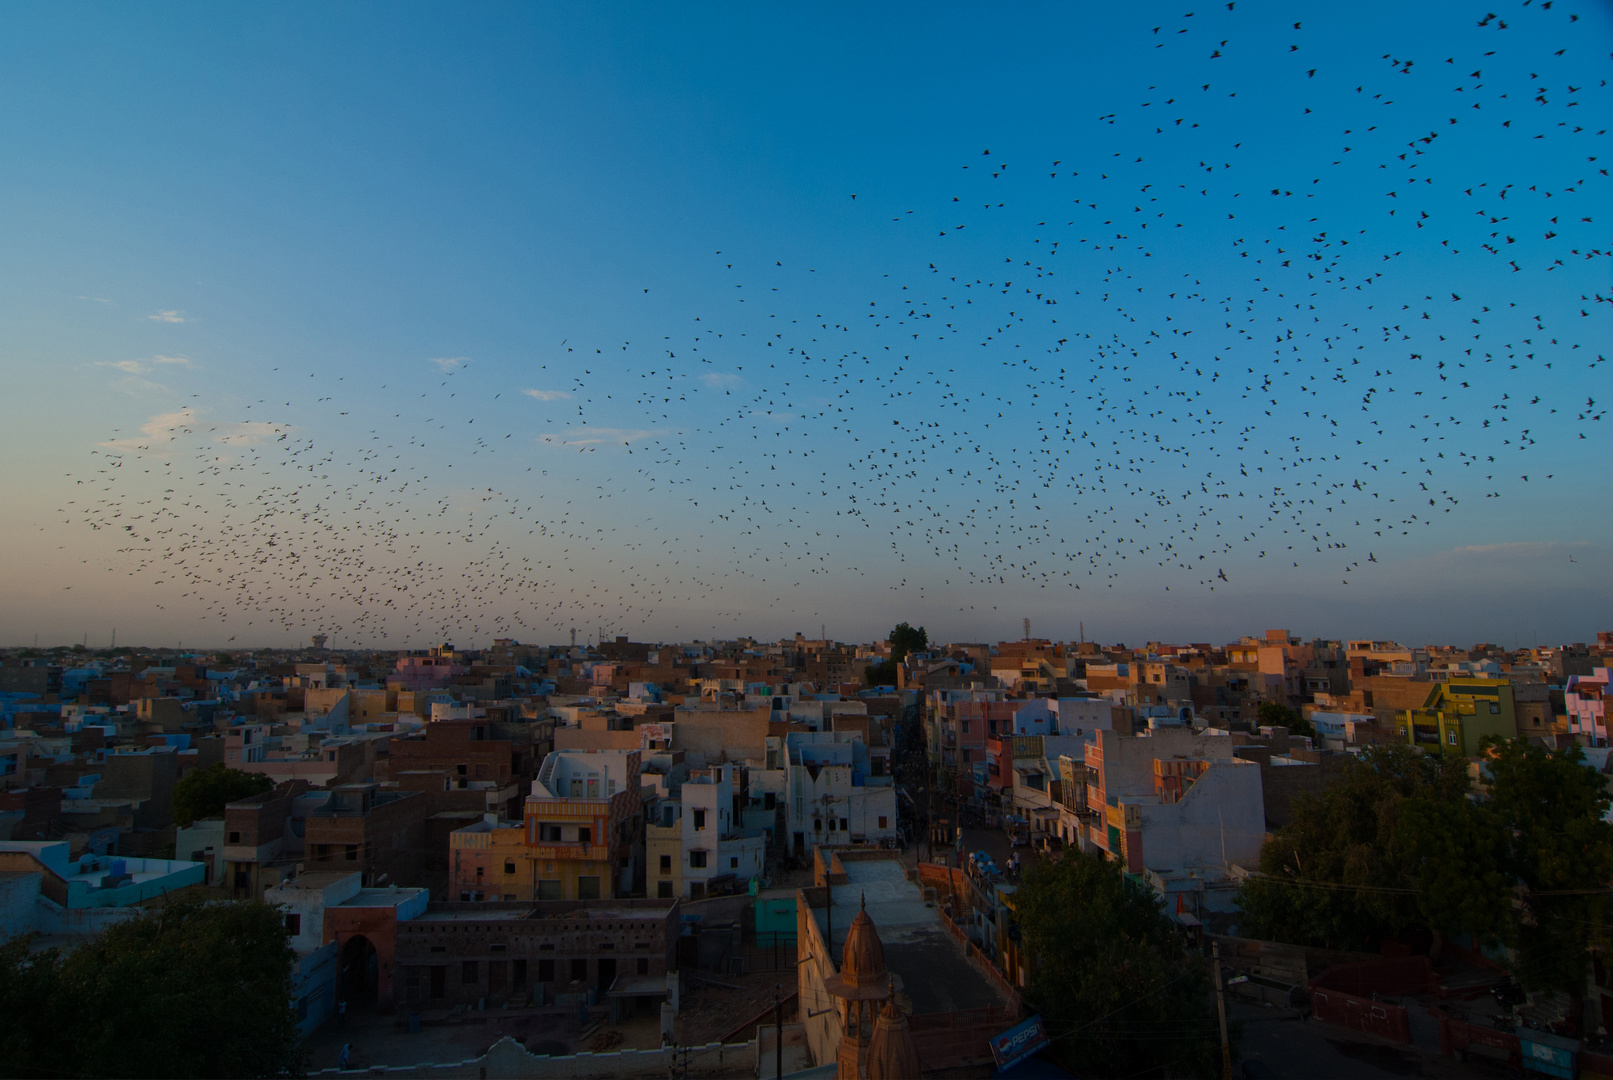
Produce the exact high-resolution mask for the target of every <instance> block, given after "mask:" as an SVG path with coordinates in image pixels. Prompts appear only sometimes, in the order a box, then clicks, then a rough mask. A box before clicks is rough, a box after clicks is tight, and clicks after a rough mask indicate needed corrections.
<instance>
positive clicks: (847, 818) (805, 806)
mask: <svg viewBox="0 0 1613 1080" xmlns="http://www.w3.org/2000/svg"><path fill="white" fill-rule="evenodd" d="M784 746H785V754H786V769H787V772H788V785H789V786H788V791H787V800H786V803H785V813H786V817H787V824H786V826H785V832H786V833H787V834H788V839H789V842H790V845H791V848H792V850H794V851H795V852H796V853H797V854H798V855H799V854H805V852H806V851H807V849H808V848H811V847H817V846H818V845H819V844H825V845H828V846H831V847H843V846H846V845H850V844H880V843H885V842H890V843H895V841H896V837H897V831H896V788H895V786H894V784H893V783H892V781H891V778H890V777H889V776H874V775H872V774H871V771H870V762H869V754H868V747H867V746H866V745H865V744H864V743H863V741H862V736H861V733H859V732H846V731H835V732H829V731H806V732H801V731H792V732H790V734H789V735H788V736H786V737H785V743H784Z"/></svg>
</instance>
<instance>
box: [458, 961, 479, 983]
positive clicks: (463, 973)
mask: <svg viewBox="0 0 1613 1080" xmlns="http://www.w3.org/2000/svg"><path fill="white" fill-rule="evenodd" d="M459 981H460V982H462V983H464V984H465V985H466V986H469V985H471V984H472V983H475V982H479V981H480V976H479V974H478V973H477V971H476V961H474V960H466V961H465V962H464V963H462V964H461V965H460V971H459Z"/></svg>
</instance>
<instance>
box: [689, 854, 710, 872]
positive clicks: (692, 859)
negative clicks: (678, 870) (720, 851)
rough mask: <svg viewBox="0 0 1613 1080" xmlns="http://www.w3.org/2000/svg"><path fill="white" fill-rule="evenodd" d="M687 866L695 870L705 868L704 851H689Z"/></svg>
mask: <svg viewBox="0 0 1613 1080" xmlns="http://www.w3.org/2000/svg"><path fill="white" fill-rule="evenodd" d="M689 866H690V867H692V868H693V869H695V870H704V869H705V868H706V853H705V852H704V851H691V852H689Z"/></svg>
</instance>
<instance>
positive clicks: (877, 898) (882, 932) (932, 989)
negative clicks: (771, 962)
mask: <svg viewBox="0 0 1613 1080" xmlns="http://www.w3.org/2000/svg"><path fill="white" fill-rule="evenodd" d="M845 868H846V878H847V880H848V882H849V884H846V885H836V886H835V887H834V890H833V893H834V939H833V945H834V950H835V955H836V956H837V957H838V956H839V955H840V950H841V948H842V947H843V946H844V945H845V941H846V934H847V932H848V931H850V929H851V921H852V919H854V918H856V917H857V912H858V911H859V910H861V909H862V906H863V903H864V899H865V898H866V902H867V908H868V917H869V918H870V919H872V920H874V928H875V929H876V930H877V931H878V932H879V940H880V943H881V944H882V945H883V946H884V949H885V967H886V968H887V969H888V970H890V971H892V972H894V973H895V974H897V975H899V976H900V977H901V978H902V982H903V984H904V989H905V990H906V992H907V995H908V997H909V998H911V999H912V1002H913V1009H914V1011H915V1012H917V1013H920V1014H926V1013H939V1012H948V1011H951V1010H962V1009H980V1008H987V1007H991V1006H998V1007H1000V1006H1001V1005H1002V1004H1003V998H1002V995H1001V994H1000V993H999V992H998V991H997V988H996V987H995V986H994V985H992V983H991V981H990V980H989V979H987V978H986V976H985V975H984V974H983V973H982V972H980V971H979V970H978V969H977V968H976V967H975V966H974V965H973V964H971V963H969V960H968V957H966V956H965V955H964V952H963V947H962V946H961V945H960V944H959V943H958V941H957V940H956V939H955V938H953V937H952V936H951V935H950V934H949V933H948V932H947V929H946V926H945V925H944V924H943V923H942V921H941V914H940V912H939V911H938V910H937V909H936V908H933V907H929V906H927V905H926V904H925V902H924V894H923V892H922V890H920V888H919V886H918V885H917V884H915V883H914V882H911V881H909V880H908V879H907V870H906V868H905V867H903V866H902V864H901V863H900V862H898V861H896V860H895V859H868V860H853V861H847V862H846V863H845ZM812 916H813V918H815V919H817V920H818V928H819V930H820V931H827V929H828V919H827V917H826V916H827V911H826V910H825V909H824V908H813V909H812Z"/></svg>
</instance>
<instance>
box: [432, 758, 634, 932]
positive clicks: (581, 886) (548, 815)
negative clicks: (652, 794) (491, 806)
mask: <svg viewBox="0 0 1613 1080" xmlns="http://www.w3.org/2000/svg"><path fill="white" fill-rule="evenodd" d="M638 772H639V752H638V751H637V750H633V751H628V752H621V751H600V752H593V751H590V752H586V753H583V752H576V751H559V752H556V753H552V754H550V755H548V757H546V758H545V759H544V764H543V769H542V770H541V771H540V772H539V774H538V780H537V782H536V783H534V784H533V786H532V794H531V795H530V796H528V797H527V799H526V803H525V820H524V821H521V822H498V823H493V822H488V821H482V822H478V823H477V824H475V825H471V826H469V827H467V828H464V829H458V830H455V831H454V832H453V833H452V834H451V835H450V836H449V861H450V866H449V882H450V884H449V895H451V896H456V897H457V898H458V899H461V900H473V901H474V900H610V899H614V898H616V897H618V896H625V895H627V894H628V893H630V892H631V891H632V890H633V888H634V886H635V884H636V883H637V882H638V881H639V880H640V879H641V877H642V867H641V866H640V864H639V860H640V859H641V858H642V855H643V851H644V837H643V835H642V831H641V826H642V820H641V816H642V815H641V809H642V805H643V803H642V800H641V797H640V793H639V787H638ZM562 793H564V794H562Z"/></svg>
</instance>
